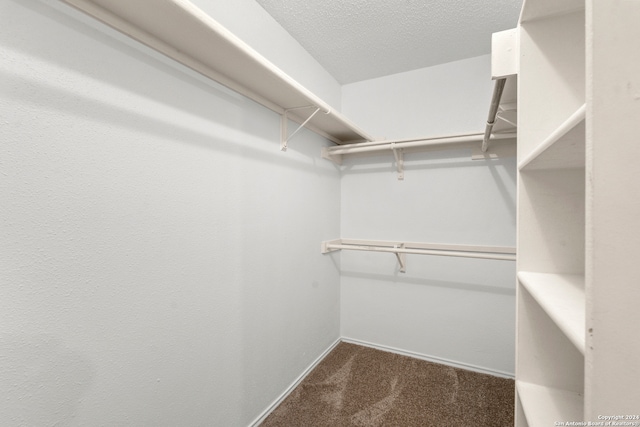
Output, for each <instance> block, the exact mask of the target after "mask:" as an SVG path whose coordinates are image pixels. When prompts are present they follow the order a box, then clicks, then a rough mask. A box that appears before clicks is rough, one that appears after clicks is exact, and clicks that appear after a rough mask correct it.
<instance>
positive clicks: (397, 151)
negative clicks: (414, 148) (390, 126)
mask: <svg viewBox="0 0 640 427" xmlns="http://www.w3.org/2000/svg"><path fill="white" fill-rule="evenodd" d="M391 149H392V150H393V156H394V157H395V158H396V170H397V171H398V181H403V180H404V152H403V151H402V148H397V147H396V143H395V142H392V143H391Z"/></svg>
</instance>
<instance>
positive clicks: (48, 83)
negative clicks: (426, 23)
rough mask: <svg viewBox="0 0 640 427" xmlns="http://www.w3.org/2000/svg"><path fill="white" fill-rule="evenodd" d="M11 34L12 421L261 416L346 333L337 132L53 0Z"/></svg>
mask: <svg viewBox="0 0 640 427" xmlns="http://www.w3.org/2000/svg"><path fill="white" fill-rule="evenodd" d="M0 44H1V46H0V159H1V160H0V199H1V200H2V209H1V211H0V212H1V214H0V239H1V240H2V245H0V280H1V283H0V396H2V398H1V399H0V424H1V425H3V426H17V425H34V426H35V425H66V426H88V425H137V426H163V425H166V426H177V425H180V426H190V425H192V426H195V425H207V426H211V425H216V426H245V425H247V424H249V423H250V422H251V421H252V419H254V418H255V417H257V416H258V415H259V414H260V412H261V411H262V410H264V409H265V408H266V407H267V406H268V405H269V404H270V403H271V402H272V401H273V400H274V399H275V398H276V397H277V396H278V395H279V394H280V393H281V392H282V391H283V390H284V389H285V388H286V387H287V386H288V385H289V384H290V383H291V382H292V381H293V380H294V379H295V378H296V377H297V376H298V375H299V374H300V373H301V372H302V371H303V370H304V369H305V368H306V367H307V366H309V364H310V363H311V362H312V361H313V360H314V359H315V358H316V357H318V355H320V354H321V353H322V352H323V351H324V350H325V349H326V348H327V347H328V346H329V345H331V344H332V343H333V342H334V341H335V340H336V339H337V338H338V336H339V269H338V266H337V265H336V264H335V263H334V260H333V259H332V258H331V257H322V256H320V255H319V243H320V241H322V240H326V239H331V238H334V237H336V236H338V235H339V203H340V197H339V194H340V179H339V172H338V170H337V169H336V168H335V167H334V166H333V165H332V164H331V163H329V162H327V161H325V160H322V159H320V158H319V152H320V149H321V147H322V146H324V145H327V144H328V142H327V141H325V140H324V139H322V138H320V137H318V136H316V135H314V134H312V133H310V132H307V131H304V132H302V133H301V134H300V135H299V136H296V143H295V144H291V148H290V149H289V151H287V153H286V154H285V153H281V152H280V151H279V117H278V116H277V115H276V114H274V113H272V112H270V111H268V110H266V109H265V108H263V107H260V106H258V105H257V104H255V103H254V102H252V101H249V100H247V99H245V98H242V97H241V96H239V95H236V94H234V93H232V92H230V91H228V90H226V89H225V88H222V87H220V86H218V85H216V84H214V83H211V82H207V81H205V80H204V79H203V78H201V77H199V76H197V75H195V74H194V73H191V72H189V71H186V70H183V69H182V68H181V67H180V66H178V65H175V64H172V63H170V62H169V61H168V60H166V59H164V58H162V57H160V56H159V55H157V54H154V53H152V52H149V51H148V50H147V49H145V48H143V47H140V46H138V45H136V44H135V43H134V42H132V41H129V40H127V39H125V38H124V37H122V36H120V35H118V34H114V33H113V32H112V31H110V30H108V29H104V28H102V27H101V26H99V25H98V24H97V23H94V22H93V21H91V20H90V19H88V18H85V17H84V16H83V15H80V14H79V13H76V12H75V11H68V8H66V7H65V6H63V5H60V4H59V3H58V2H55V1H53V0H50V1H30V2H24V1H22V0H0ZM301 60H304V59H301ZM310 195H312V197H310ZM310 224H311V225H310Z"/></svg>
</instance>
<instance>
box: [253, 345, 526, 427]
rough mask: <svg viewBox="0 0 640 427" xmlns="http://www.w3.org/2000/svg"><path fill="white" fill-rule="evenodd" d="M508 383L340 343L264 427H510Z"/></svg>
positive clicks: (511, 390)
mask: <svg viewBox="0 0 640 427" xmlns="http://www.w3.org/2000/svg"><path fill="white" fill-rule="evenodd" d="M514 392H515V384H514V381H513V380H511V379H506V378H498V377H494V376H491V375H485V374H480V373H477V372H472V371H466V370H463V369H457V368H452V367H449V366H445V365H440V364H436V363H431V362H427V361H424V360H419V359H414V358H412V357H407V356H401V355H398V354H394V353H389V352H385V351H380V350H375V349H372V348H369V347H362V346H359V345H355V344H349V343H344V342H343V343H340V344H338V345H337V346H336V348H334V349H333V351H331V353H329V354H328V355H327V356H326V357H325V358H324V359H323V360H322V362H320V363H319V364H318V366H316V368H315V369H314V370H313V371H311V373H309V375H307V377H306V378H305V379H304V380H303V381H302V382H301V383H300V384H299V385H298V387H296V388H295V390H294V391H293V392H292V393H291V394H290V395H289V396H288V397H287V398H286V399H285V400H284V401H283V402H282V403H281V404H280V405H279V406H278V407H277V408H276V409H275V410H274V411H273V412H272V413H271V414H270V415H269V416H268V417H267V418H266V419H265V421H264V422H263V423H262V424H261V427H281V426H282V427H284V426H286V427H303V426H304V427H313V426H332V427H334V426H335V427H347V426H349V427H351V426H360V427H381V426H394V427H395V426H398V427H414V426H415V427H430V426H437V427H448V426H451V427H454V426H455V427H470V426H479V427H485V426H499V427H506V426H513V411H514V399H515V397H514Z"/></svg>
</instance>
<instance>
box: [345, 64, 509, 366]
mask: <svg viewBox="0 0 640 427" xmlns="http://www.w3.org/2000/svg"><path fill="white" fill-rule="evenodd" d="M490 78H491V77H490V59H489V56H482V57H478V58H471V59H468V60H463V61H458V62H454V63H449V64H444V65H440V66H435V67H430V68H425V69H421V70H416V71H411V72H407V73H402V74H397V75H393V76H388V77H383V78H378V79H374V80H368V81H364V82H358V83H353V84H349V85H346V86H344V88H343V101H342V105H343V111H344V113H345V115H347V116H348V117H350V118H352V119H353V120H354V121H356V122H357V123H360V125H361V126H363V128H365V129H367V130H368V131H370V132H372V133H373V134H374V135H376V136H386V137H387V138H409V137H420V136H423V137H427V136H437V135H447V134H460V133H467V132H474V131H475V132H482V131H483V130H484V123H485V121H486V115H487V113H488V108H489V102H490V100H491V91H492V82H491V80H490ZM470 151H471V150H470V149H453V150H446V151H431V152H422V153H416V154H406V155H405V170H406V171H405V179H404V181H398V180H397V179H396V173H395V165H394V164H393V162H392V158H393V156H391V155H390V154H384V155H376V156H368V157H366V158H363V157H359V158H358V157H345V162H344V166H343V173H342V181H341V190H342V205H341V209H342V213H341V236H342V237H344V238H354V239H372V240H398V241H414V242H434V243H454V244H478V245H499V246H515V224H516V212H515V191H516V186H515V184H516V182H515V181H516V178H515V171H516V161H515V158H514V157H512V158H502V159H498V160H491V161H478V160H476V161H474V160H471V152H470ZM514 264H515V263H514V262H511V261H493V260H472V259H465V258H447V257H431V256H422V255H408V256H407V273H399V271H398V266H397V263H396V260H395V257H394V256H393V255H391V254H381V253H368V252H349V251H343V252H342V254H341V266H342V279H341V313H342V317H341V329H342V335H343V336H345V337H347V338H351V339H356V340H360V341H365V342H369V343H373V344H377V345H381V346H387V347H392V348H396V349H399V350H403V351H407V352H413V353H416V354H419V355H423V356H429V357H434V358H441V359H444V360H447V361H451V362H456V363H460V364H463V365H470V366H474V367H477V368H481V369H484V370H488V371H494V372H502V373H507V374H513V372H514V335H515V331H514V325H515V313H514V309H515V265H514Z"/></svg>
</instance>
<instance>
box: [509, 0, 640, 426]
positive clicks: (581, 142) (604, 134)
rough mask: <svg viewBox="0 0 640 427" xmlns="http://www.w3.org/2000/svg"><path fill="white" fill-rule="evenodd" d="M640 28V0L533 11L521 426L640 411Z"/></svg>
mask: <svg viewBox="0 0 640 427" xmlns="http://www.w3.org/2000/svg"><path fill="white" fill-rule="evenodd" d="M637 22H640V3H638V2H631V3H628V4H625V5H624V6H623V7H613V6H612V5H611V4H610V3H609V2H599V1H598V0H567V1H558V0H525V3H524V5H523V10H522V13H521V16H520V23H519V26H518V31H519V62H520V63H519V73H518V74H519V75H518V247H517V252H518V261H517V270H518V275H517V282H518V287H517V338H516V394H517V398H516V426H519V427H522V426H531V427H538V426H552V425H556V424H555V422H567V421H599V420H598V418H597V417H598V415H607V414H617V415H620V414H624V415H638V412H640V406H638V402H640V391H639V390H640V389H638V387H637V379H638V376H637V375H638V374H637V373H638V372H640V358H638V356H637V355H638V354H639V352H640V340H638V338H637V337H638V329H639V328H638V326H637V325H638V324H640V314H638V313H640V310H637V308H634V305H635V304H637V302H638V301H640V287H639V286H637V283H638V277H640V266H638V264H639V263H638V261H637V260H638V259H640V250H639V249H638V243H640V237H638V236H640V198H639V197H638V196H639V195H640V192H639V191H638V190H637V188H638V187H637V185H636V184H633V182H634V181H635V182H636V183H637V177H636V174H635V173H634V172H633V171H634V170H636V169H637V166H636V165H635V161H634V160H632V159H637V158H638V156H640V148H639V147H640V144H638V143H637V141H638V135H640V124H638V120H637V118H638V117H640V102H638V100H640V90H634V89H631V88H632V87H633V88H636V87H638V88H640V59H639V58H638V57H637V55H635V56H634V55H631V52H638V51H640V29H639V28H638V25H637ZM630 301H634V302H630ZM614 307H615V308H614ZM622 307H624V308H622ZM621 311H623V312H624V313H626V314H627V316H626V317H625V316H623V315H621V314H620V312H621ZM630 378H635V380H631V379H630ZM634 383H635V386H634ZM636 421H638V420H636Z"/></svg>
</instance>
